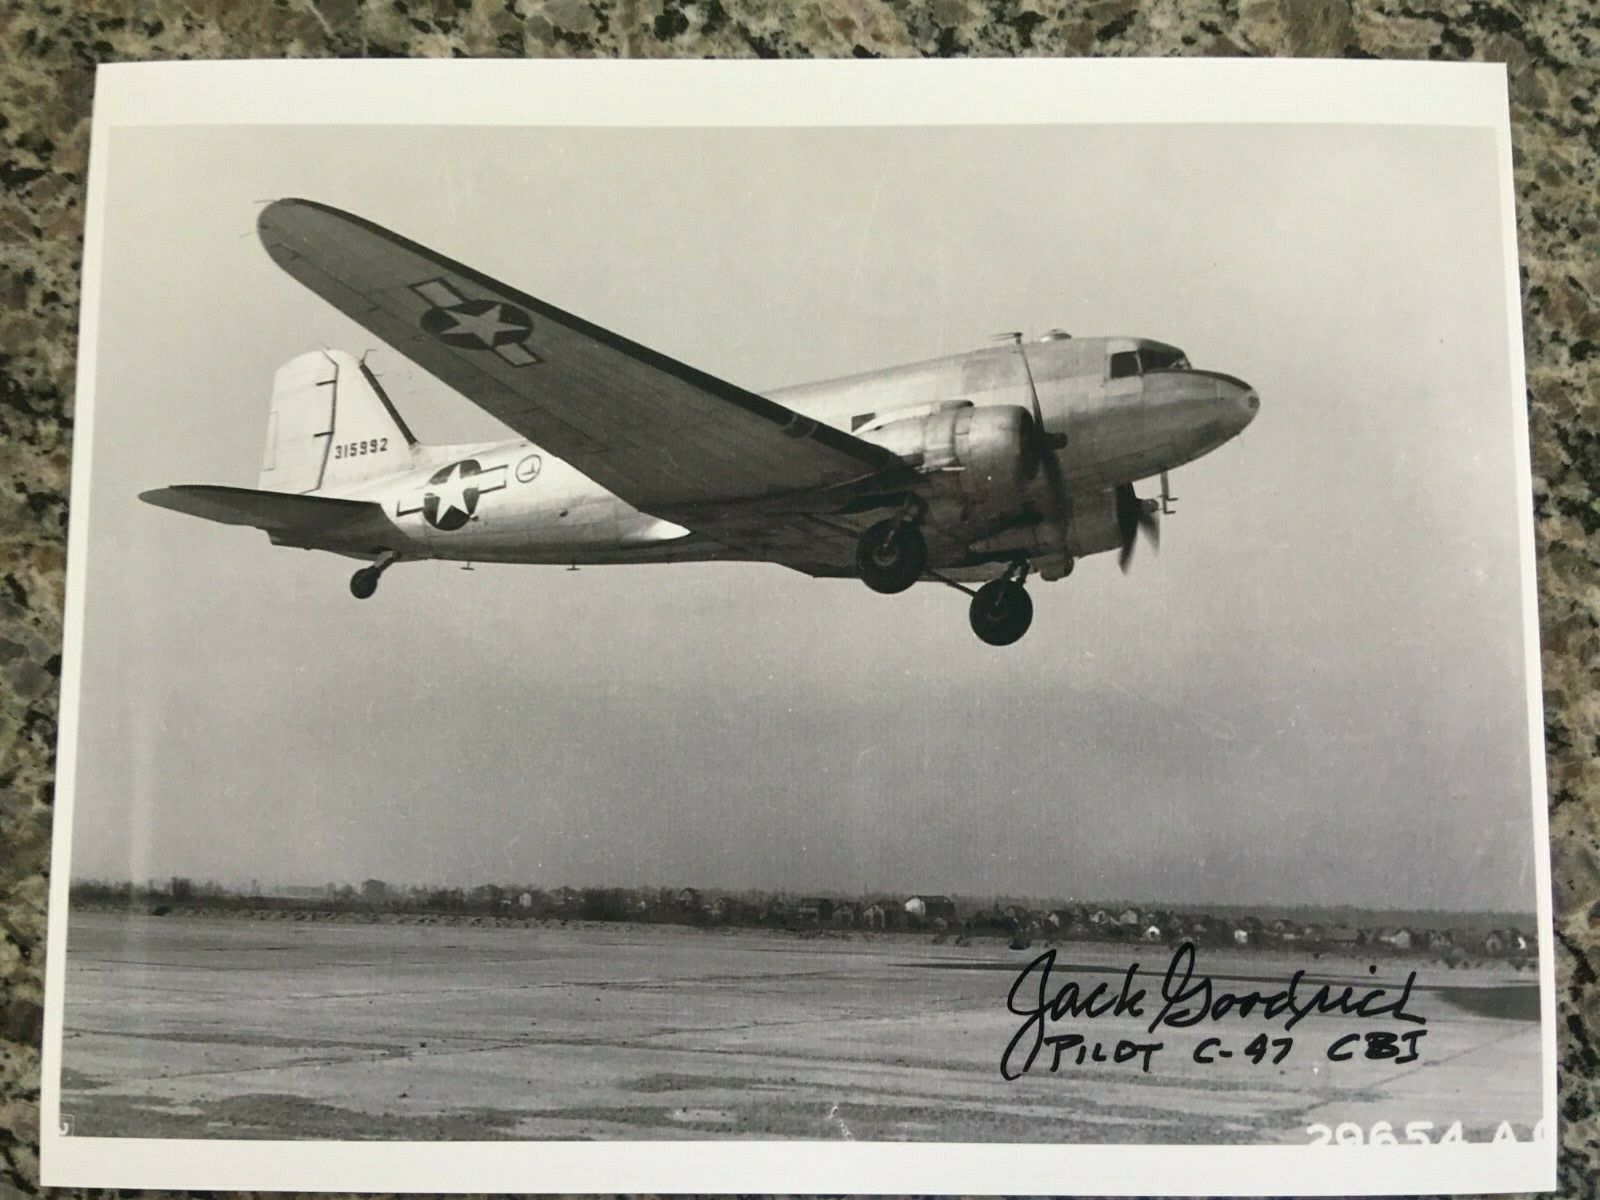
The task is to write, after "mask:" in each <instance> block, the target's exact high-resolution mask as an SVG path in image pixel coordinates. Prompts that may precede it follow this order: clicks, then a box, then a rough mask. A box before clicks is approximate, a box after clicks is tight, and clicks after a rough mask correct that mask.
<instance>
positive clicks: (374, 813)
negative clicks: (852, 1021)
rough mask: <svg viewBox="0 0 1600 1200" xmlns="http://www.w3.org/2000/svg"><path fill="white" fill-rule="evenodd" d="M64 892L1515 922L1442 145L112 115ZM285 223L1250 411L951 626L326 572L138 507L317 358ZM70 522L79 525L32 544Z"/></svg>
mask: <svg viewBox="0 0 1600 1200" xmlns="http://www.w3.org/2000/svg"><path fill="white" fill-rule="evenodd" d="M109 167H110V172H111V173H110V177H109V191H108V196H109V202H108V213H109V215H108V220H107V224H106V238H107V241H106V251H105V288H104V291H103V294H102V305H103V308H102V323H101V334H100V345H99V364H98V367H99V373H98V385H97V395H96V400H95V427H94V439H95V444H94V470H95V475H94V485H93V486H94V493H93V504H92V508H91V510H90V521H91V528H90V539H91V541H90V546H91V550H90V555H91V557H90V567H89V589H88V603H87V617H86V626H85V630H86V640H85V659H84V677H83V679H84V693H83V694H84V703H83V723H82V730H81V734H82V741H81V751H80V754H81V757H80V774H79V787H78V794H77V797H76V821H75V827H74V862H73V870H74V874H75V875H77V876H80V877H82V876H96V877H112V878H135V879H143V878H146V877H160V876H165V875H169V874H173V873H181V874H187V875H192V876H195V877H199V878H206V877H211V878H217V879H221V880H226V881H234V882H244V881H248V880H250V879H252V878H257V879H260V880H262V881H263V882H267V881H281V882H310V883H320V882H324V881H328V880H338V881H345V880H353V881H359V880H360V879H362V878H365V877H368V876H378V877H383V878H387V879H391V880H398V881H418V882H421V881H439V882H448V883H457V884H470V883H474V882H481V881H485V880H506V881H510V880H516V881H527V882H530V883H533V884H536V885H541V886H557V885H560V884H572V885H575V886H584V885H590V884H644V885H656V884H695V885H699V886H706V887H762V888H769V889H789V890H794V891H804V892H815V891H822V892H826V891H839V892H858V891H866V890H878V889H884V890H908V891H909V890H922V891H938V892H953V893H962V894H975V895H988V894H996V893H1003V894H1023V895H1040V896H1062V897H1069V898H1077V899H1084V900H1086V899H1095V898H1107V899H1109V898H1129V899H1136V898H1150V899H1155V898H1161V899H1169V900H1175V901H1181V902H1192V903H1205V902H1212V903H1226V902H1240V903H1248V902H1305V903H1367V904H1372V905H1375V906H1393V907H1415V908H1429V907H1439V908H1471V909H1478V908H1504V909H1527V910H1530V911H1531V909H1532V907H1533V903H1534V899H1533V896H1534V870H1533V859H1532V854H1533V849H1532V844H1531V820H1530V813H1531V808H1530V801H1529V796H1528V758H1527V748H1526V746H1525V728H1526V715H1525V702H1524V683H1523V675H1522V662H1523V650H1522V644H1521V636H1522V616H1521V613H1520V610H1519V580H1518V575H1517V571H1518V564H1517V557H1516V525H1515V522H1516V517H1517V513H1518V510H1519V509H1520V508H1521V506H1523V505H1525V504H1527V503H1529V500H1528V498H1527V497H1525V496H1523V495H1521V494H1519V493H1518V492H1517V490H1516V474H1515V471H1516V464H1515V462H1514V460H1513V454H1512V448H1511V432H1512V426H1511V405H1510V401H1509V399H1508V393H1507V385H1506V379H1507V360H1506V347H1505V345H1504V342H1505V336H1504V329H1505V323H1504V322H1505V317H1504V309H1503V296H1504V288H1505V280H1504V277H1503V274H1502V269H1501V262H1500V255H1501V231H1500V225H1499V215H1498V204H1499V196H1498V191H1497V183H1496V179H1495V174H1494V170H1495V153H1494V147H1493V142H1492V140H1491V135H1490V134H1489V133H1488V132H1474V131H1467V130H1424V129H1404V128H1390V129H1364V128H1333V127H1234V128H1224V127H1140V128H1105V127H1090V128H1033V129H1023V130H994V129H956V130H938V129H933V130H890V131H878V130H815V131H808V130H780V131H762V130H711V131H673V132H662V131H629V130H610V131H582V130H557V131H541V130H508V129H493V130H473V129H448V130H428V129H423V130H415V129H400V128H365V129H331V128H323V129H318V128H295V129H276V128H258V129H253V130H246V129H208V128H197V129H161V130H119V131H118V132H117V133H116V134H115V136H114V139H113V140H112V142H111V144H110V157H109ZM282 196H302V197H306V198H309V199H314V200H319V201H323V202H325V203H329V204H333V205H336V206H338V207H341V208H346V209H349V210H351V211H353V212H356V213H358V214H361V215H363V216H366V217H368V218H370V219H372V220H374V221H377V222H379V223H380V224H382V225H385V226H388V227H391V228H393V229H395V230H397V231H398V232H400V233H403V234H405V235H406V236H408V237H411V238H414V239H416V240H418V241H421V242H422V243H424V244H426V245H429V246H432V247H435V248H437V249H438V250H440V251H442V252H443V253H445V254H448V255H450V256H452V257H454V258H458V259H460V260H462V261H464V262H466V263H469V264H472V265H476V266H478V267H480V268H482V269H484V270H487V271H489V272H490V273H492V274H494V275H496V276H497V277H500V278H503V279H504V280H505V281H506V282H507V283H509V284H511V285H512V286H515V287H518V288H520V289H522V290H524V291H526V292H529V293H531V294H532V295H535V296H539V297H541V298H544V299H547V300H549V301H551V302H553V303H555V304H557V305H560V306H562V307H564V308H567V309H569V310H571V311H574V312H576V313H578V314H580V315H582V316H584V317H586V318H588V319H589V320H592V321H596V322H599V323H600V324H602V325H605V326H607V327H609V328H612V329H615V330H617V331H618V332H620V333H622V334H625V335H626V336H628V337H630V338H633V339H635V340H638V341H641V342H643V343H645V344H646V345H649V346H652V347H655V348H657V349H659V350H661V351H664V352H665V353H668V354H670V355H673V356H674V357H677V358H679V359H682V360H684V361H687V362H689V363H692V364H694V365H695V366H697V367H700V368H702V369H704V370H707V371H710V372H712V373H714V374H716V375H719V376H722V377H724V378H726V379H729V380H732V381H734V382H736V383H739V384H742V385H746V386H749V387H753V388H755V389H757V390H760V389H764V388H768V387H773V386H778V385H782V384H786V383H795V382H801V381H805V380H810V379H816V378H822V377H826V376H830V375H836V374H841V373H845V372H849V371H855V370H863V369H869V368H874V367H881V366H887V365H891V364H895V363H900V362H907V361H912V360H916V359H918V358H924V357H929V356H933V355H938V354H946V353H952V352H958V351H962V350H966V349H971V348H976V347H979V346H983V345H987V344H989V337H990V335H991V334H993V333H995V332H997V331H1000V330H1007V329H1024V330H1028V331H1030V332H1033V333H1041V332H1043V331H1044V330H1046V329H1048V328H1050V327H1051V326H1058V325H1059V326H1063V327H1065V328H1066V329H1068V330H1071V331H1073V332H1075V333H1079V334H1085V335H1087V334H1119V333H1120V334H1135V335H1145V336H1151V337H1155V338H1160V339H1162V340H1164V341H1169V342H1172V343H1175V344H1177V345H1179V346H1182V347H1184V348H1185V349H1186V350H1187V351H1188V352H1189V355H1190V357H1191V359H1192V360H1193V362H1194V363H1195V365H1196V366H1202V367H1210V368H1214V369H1217V370H1222V371H1227V372H1230V373H1232V374H1235V375H1239V376H1241V377H1243V378H1245V379H1247V380H1248V381H1249V382H1250V383H1252V384H1253V385H1254V386H1255V387H1256V388H1257V389H1258V390H1259V391H1260V393H1261V396H1262V410H1261V415H1260V416H1259V417H1258V419H1257V420H1256V422H1255V423H1254V424H1253V425H1252V426H1251V427H1250V428H1249V429H1248V430H1247V431H1246V432H1245V434H1244V436H1243V437H1242V439H1240V440H1239V441H1236V442H1234V443H1231V444H1229V445H1228V446H1226V447H1224V448H1223V449H1221V450H1220V451H1218V452H1216V453H1215V454H1213V455H1211V456H1210V457H1208V458H1206V459H1204V460H1202V461H1201V462H1199V463H1197V464H1195V465H1193V466H1190V467H1187V468H1184V469H1182V470H1180V471H1178V472H1177V473H1175V475H1174V479H1173V483H1174V490H1175V491H1176V493H1177V494H1178V496H1179V497H1180V498H1181V499H1180V502H1179V504H1178V510H1179V511H1178V513H1177V515H1176V516H1174V517H1171V518H1169V519H1168V521H1167V523H1166V524H1165V526H1164V529H1163V538H1162V548H1161V553H1160V555H1159V556H1156V555H1152V554H1150V553H1149V552H1148V547H1147V546H1143V545H1141V547H1140V552H1139V556H1138V558H1137V560H1136V562H1135V569H1134V570H1133V572H1132V573H1131V574H1130V575H1128V576H1126V577H1124V576H1122V575H1121V574H1120V573H1119V572H1118V571H1117V568H1116V564H1115V561H1114V559H1115V556H1114V555H1102V556H1099V557H1096V558H1094V559H1090V560H1087V561H1085V562H1083V563H1082V564H1080V566H1079V568H1078V570H1077V572H1076V573H1075V574H1074V575H1073V576H1072V578H1071V579H1070V580H1066V581H1063V582H1059V583H1054V584H1043V583H1038V582H1036V583H1035V584H1033V585H1032V587H1033V591H1034V596H1035V604H1036V616H1035V621H1034V625H1033V628H1032V631H1031V632H1030V633H1029V635H1028V636H1027V637H1026V638H1025V639H1023V641H1022V642H1021V643H1019V644H1018V645H1017V646H1015V647H1012V648H1009V649H1005V650H996V649H993V648H991V647H988V646H985V645H983V644H981V643H980V642H978V641H977V639H976V638H975V637H974V636H973V635H972V633H971V632H970V630H969V629H968V628H967V623H966V601H965V599H964V598H963V597H961V596H959V595H957V594H956V593H954V592H951V591H949V590H948V589H945V588H940V587H934V586H922V587H918V588H915V589H913V590H912V592H910V593H907V594H905V595H902V596H898V597H884V596H879V595H876V594H874V593H871V592H869V591H868V590H867V589H866V588H865V587H864V586H863V585H861V584H859V583H857V582H854V581H814V580H809V579H807V578H805V577H803V576H801V575H798V574H795V573H793V572H790V571H787V570H785V569H783V568H781V567H777V566H768V565H732V564H708V565H690V566H669V567H625V568H586V569H584V570H582V571H579V572H577V573H569V572H566V571H563V570H560V569H555V568H547V567H515V566H498V567H479V568H478V569H476V570H475V571H473V572H472V573H465V572H463V571H462V570H460V568H459V567H457V566H453V565H448V564H434V563H428V564H408V565H402V566H400V567H398V568H396V569H395V570H393V571H390V572H389V573H388V574H387V575H386V576H385V578H384V581H383V586H382V587H381V588H380V590H379V592H378V595H377V597H376V598H375V599H374V600H371V601H368V602H365V603H358V602H356V601H354V600H352V599H351V598H350V596H349V593H348V591H347V590H346V580H347V577H348V575H349V573H350V570H351V568H352V565H353V564H351V563H349V562H348V561H346V560H343V559H338V558H334V557H331V556H327V555H320V554H312V553H305V552H300V551H293V550H286V549H278V548H273V547H271V546H270V545H269V544H268V543H267V541H266V538H265V535H263V534H260V533H256V532H254V531H250V530H242V529H236V528H227V527H222V526H213V525H208V524H206V523H204V522H200V521H198V520H194V519H191V518H185V517H183V516H180V515H178V514H174V513H171V512H166V511H163V510H158V509H155V508H151V507H149V506H146V505H142V504H139V503H138V502H137V501H136V500H135V499H134V497H135V495H136V494H137V493H138V492H139V491H140V490H142V489H145V488H151V487H158V486H161V485H164V484H169V483H178V482H211V483H225V484H235V485H244V486H253V485H254V483H255V479H256V472H257V470H258V468H259V465H260V457H261V449H262V439H263V434H264V431H265V426H266V418H267V407H268V400H269V396H270V392H271V384H272V373H273V371H274V369H275V368H276V367H277V366H278V365H279V364H281V363H282V362H284V361H285V360H287V359H289V358H291V357H293V356H294V355H296V354H298V353H300V352H302V351H304V350H307V349H310V348H313V347H315V346H318V345H328V346H337V347H342V348H345V349H348V350H351V351H355V352H358V353H359V352H361V351H363V350H366V349H369V348H371V349H373V356H372V360H371V361H372V363H373V365H374V367H375V368H376V369H377V371H378V373H379V374H380V375H381V376H382V377H383V379H384V382H385V384H386V386H387V387H388V389H389V391H390V393H391V395H392V396H393V398H394V400H395V401H396V403H397V404H398V405H399V407H400V408H401V411H402V412H403V413H404V414H405V416H406V418H407V420H408V421H409V422H410V424H411V425H412V427H413V428H414V429H415V430H416V432H417V434H418V436H419V437H420V438H422V440H424V441H467V440H472V439H475V438H478V437H483V436H487V437H494V436H497V435H498V432H499V427H498V426H497V425H496V424H495V422H493V421H492V420H491V419H489V418H488V417H486V416H485V415H484V414H482V413H481V412H479V411H478V410H476V409H474V408H473V407H472V405H471V404H470V403H468V402H467V401H466V400H464V399H462V398H460V397H459V396H456V395H455V394H454V393H452V392H450V391H449V390H448V389H446V388H444V387H443V386H442V385H440V384H438V383H437V382H436V381H434V380H432V379H431V378H430V377H428V376H426V375H424V374H423V373H422V372H420V371H419V370H418V369H416V368H414V367H412V366H410V365H409V364H408V363H406V362H405V361H404V360H402V359H401V358H399V356H398V355H396V354H395V353H393V352H392V351H389V350H387V349H386V348H384V347H382V346H381V345H377V346H374V344H373V339H372V338H371V336H370V335H368V334H366V333H364V332H362V331H361V330H360V329H359V328H358V327H357V326H355V325H354V324H353V323H351V322H350V321H348V320H346V319H345V318H344V317H342V316H340V315H339V314H338V313H337V312H336V311H335V310H333V309H332V308H331V307H330V306H328V305H327V304H325V303H324V302H322V301H321V300H319V299H318V298H317V297H316V296H314V295H312V294H311V293H309V292H307V291H306V290H304V289H303V288H301V287H300V286H299V285H298V284H296V283H295V282H294V281H293V280H291V279H290V278H288V277H287V276H286V275H284V274H283V273H282V272H280V271H279V270H278V269H277V268H275V267H274V266H273V265H272V263H271V262H270V261H269V260H268V258H267V256H266V254H265V253H264V252H263V251H262V249H261V248H260V246H259V244H258V242H257V241H256V239H255V236H254V219H255V214H256V213H257V211H258V210H259V208H260V206H261V204H262V203H264V202H265V201H267V200H270V199H272V198H276V197H282ZM74 533H75V535H80V534H81V533H82V530H81V529H76V528H75V530H74Z"/></svg>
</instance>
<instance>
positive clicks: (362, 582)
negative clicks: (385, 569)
mask: <svg viewBox="0 0 1600 1200" xmlns="http://www.w3.org/2000/svg"><path fill="white" fill-rule="evenodd" d="M381 574H382V572H381V571H379V570H378V568H377V567H362V568H361V570H359V571H357V572H356V573H355V574H354V575H352V576H350V594H351V595H352V596H354V597H355V598H356V599H357V600H365V599H367V598H368V597H369V596H371V595H372V593H373V592H375V591H377V590H378V576H379V575H381Z"/></svg>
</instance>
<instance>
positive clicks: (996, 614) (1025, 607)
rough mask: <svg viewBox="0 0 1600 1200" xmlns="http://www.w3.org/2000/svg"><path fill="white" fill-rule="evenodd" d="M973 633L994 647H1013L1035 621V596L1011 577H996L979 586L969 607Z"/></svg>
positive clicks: (968, 612)
mask: <svg viewBox="0 0 1600 1200" xmlns="http://www.w3.org/2000/svg"><path fill="white" fill-rule="evenodd" d="M967 616H968V619H969V620H971V622H972V632H973V633H975V634H977V635H978V639H979V640H980V641H983V642H987V643H988V644H989V645H991V646H1009V645H1011V643H1012V642H1015V641H1017V640H1018V639H1019V638H1021V637H1022V635H1023V634H1025V633H1027V632H1028V626H1029V625H1032V624H1033V598H1032V597H1031V596H1029V595H1028V589H1027V588H1025V587H1023V586H1022V585H1021V584H1020V583H1015V582H1013V581H1011V580H1009V579H995V580H991V581H990V582H988V583H986V584H984V585H983V586H982V587H981V588H979V589H978V594H977V595H975V596H974V597H973V598H972V605H971V607H970V608H969V609H968V610H967Z"/></svg>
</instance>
